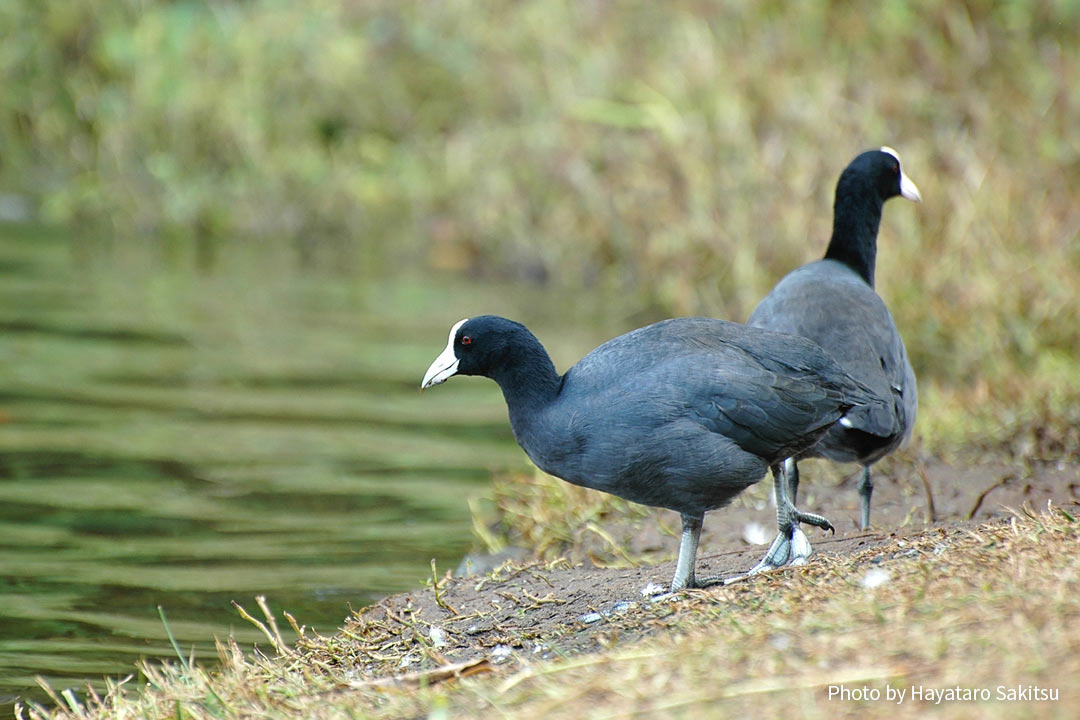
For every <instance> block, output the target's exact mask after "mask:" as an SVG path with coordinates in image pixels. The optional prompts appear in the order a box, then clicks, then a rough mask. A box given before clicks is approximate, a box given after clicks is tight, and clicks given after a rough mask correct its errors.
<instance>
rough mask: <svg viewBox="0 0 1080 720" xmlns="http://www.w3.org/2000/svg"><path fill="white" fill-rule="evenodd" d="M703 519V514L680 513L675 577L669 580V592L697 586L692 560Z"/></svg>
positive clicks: (694, 556) (695, 554)
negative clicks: (679, 538) (679, 533)
mask: <svg viewBox="0 0 1080 720" xmlns="http://www.w3.org/2000/svg"><path fill="white" fill-rule="evenodd" d="M703 519H704V515H687V514H686V513H683V514H682V539H681V540H680V541H679V559H678V561H676V563H675V577H674V578H673V579H672V580H671V592H676V591H678V590H682V589H683V588H688V587H691V588H692V587H697V580H696V578H695V576H694V561H695V560H696V559H697V548H698V540H699V539H700V538H701V523H702V521H703Z"/></svg>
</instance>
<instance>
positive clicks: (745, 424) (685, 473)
mask: <svg viewBox="0 0 1080 720" xmlns="http://www.w3.org/2000/svg"><path fill="white" fill-rule="evenodd" d="M455 374H459V375H482V376H485V377H489V378H491V379H493V380H494V381H495V382H497V383H498V384H499V387H500V388H502V391H503V397H504V398H505V399H506V405H507V408H508V410H509V415H510V425H511V427H512V428H513V431H514V437H515V438H516V439H517V441H518V443H519V444H520V445H521V447H522V448H523V449H524V450H525V452H526V453H528V455H529V457H530V458H531V459H532V461H533V462H534V463H535V464H536V465H537V466H538V467H540V468H541V469H542V470H544V471H545V472H547V473H550V474H551V475H555V476H557V477H560V478H562V479H563V480H566V481H568V482H571V483H574V484H575V485H581V486H584V487H588V488H593V489H596V490H603V491H604V492H608V493H612V494H613V495H618V496H619V497H622V498H626V499H627V500H632V501H634V502H637V503H642V504H644V505H651V506H656V507H664V508H669V509H671V510H674V511H676V512H678V513H680V514H681V516H682V540H681V543H680V546H679V558H678V561H677V563H676V567H675V575H674V578H673V580H672V582H671V587H672V590H678V589H681V588H684V587H695V586H701V585H702V584H705V583H708V582H711V580H699V579H697V578H696V576H695V573H694V561H695V557H696V555H697V545H698V537H699V535H700V533H701V523H702V520H703V517H704V514H705V512H707V511H709V510H714V509H716V508H720V507H723V506H724V505H726V504H727V503H728V502H729V501H730V500H731V499H732V498H733V497H734V496H735V495H737V494H738V493H739V492H741V491H742V490H743V489H745V488H746V487H748V486H750V485H752V484H753V483H755V482H757V481H758V480H760V479H761V478H762V477H763V476H764V475H765V471H766V469H769V468H772V470H773V474H774V478H775V482H776V483H777V485H778V486H779V484H780V482H781V472H780V469H779V463H781V462H782V461H783V460H784V459H785V458H787V457H791V456H793V455H798V454H800V453H802V452H805V451H806V450H807V449H808V448H809V447H811V446H812V445H813V444H814V443H815V442H817V441H818V440H819V439H820V438H821V436H822V435H823V434H824V433H825V432H827V431H828V430H829V428H831V427H833V426H834V425H835V424H836V422H837V421H838V420H840V419H842V418H843V417H845V413H848V412H849V411H851V410H852V409H853V408H857V407H859V406H861V405H863V404H864V403H867V402H875V399H874V398H873V395H872V393H870V392H869V391H868V390H867V389H866V388H864V387H862V386H861V385H860V384H858V383H857V382H854V381H853V380H851V378H849V377H848V376H847V375H846V373H844V371H843V370H841V369H840V368H839V366H838V365H837V364H836V363H835V362H834V361H833V360H831V359H830V358H829V357H828V356H827V355H826V354H825V353H824V351H822V350H821V348H820V347H818V346H817V345H815V344H814V343H813V342H810V341H809V340H806V339H804V338H799V337H793V336H788V335H783V334H780V333H774V332H770V331H767V330H761V329H758V328H752V327H748V326H745V325H740V324H738V323H732V322H726V321H723V320H715V319H710V318H677V319H673V320H665V321H663V322H659V323H656V324H654V325H649V326H648V327H644V328H640V329H638V330H634V331H633V332H630V333H627V334H625V335H622V336H620V337H617V338H615V339H613V340H610V341H608V342H606V343H604V344H603V345H601V346H600V347H598V348H596V349H595V350H593V351H592V352H591V353H589V354H588V355H586V356H585V357H584V358H583V359H582V360H581V361H580V362H578V363H577V364H576V365H574V366H573V367H572V368H570V369H569V370H568V371H567V372H566V373H565V374H563V375H559V374H558V372H556V370H555V366H554V364H553V363H552V361H551V358H550V357H549V356H548V353H547V351H545V350H544V348H543V346H542V345H541V344H540V342H539V341H538V340H537V339H536V337H535V336H534V335H533V334H532V333H531V332H529V330H528V329H527V328H526V327H525V326H524V325H521V324H520V323H517V322H514V321H512V320H507V319H506V318H502V317H498V316H494V315H484V316H480V317H474V318H472V319H465V320H462V321H460V322H458V323H457V324H455V325H454V326H453V327H452V328H451V329H450V337H449V340H448V342H447V345H446V349H445V350H443V352H442V353H441V354H440V355H439V356H438V357H437V358H436V359H435V361H434V362H433V363H432V364H431V367H429V368H428V370H427V373H426V374H425V375H424V379H423V382H422V384H421V388H428V387H431V386H433V385H437V384H439V383H441V382H444V381H446V380H447V378H449V377H451V376H452V375H455ZM778 497H783V493H782V492H780V493H778ZM789 506H790V504H788V505H786V506H785V509H786V510H787V511H789V512H790V517H791V518H792V520H793V522H797V521H801V522H809V523H812V524H816V525H819V526H821V527H830V526H829V524H828V521H826V520H825V519H824V518H821V517H819V516H815V515H810V514H804V513H800V512H799V511H798V510H796V509H795V508H794V507H793V506H790V507H789Z"/></svg>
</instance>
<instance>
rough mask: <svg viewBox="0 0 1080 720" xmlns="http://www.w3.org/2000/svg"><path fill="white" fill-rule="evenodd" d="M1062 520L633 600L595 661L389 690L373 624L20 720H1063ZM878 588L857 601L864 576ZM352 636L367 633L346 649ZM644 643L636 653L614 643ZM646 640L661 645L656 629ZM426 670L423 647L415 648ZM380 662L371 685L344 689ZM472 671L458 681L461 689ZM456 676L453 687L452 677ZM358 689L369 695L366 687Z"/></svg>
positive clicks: (1073, 605)
mask: <svg viewBox="0 0 1080 720" xmlns="http://www.w3.org/2000/svg"><path fill="white" fill-rule="evenodd" d="M1078 531H1080V523H1078V522H1077V521H1076V519H1075V517H1074V516H1073V515H1072V514H1070V513H1069V512H1067V511H1064V510H1062V509H1060V508H1055V507H1050V508H1049V509H1048V510H1047V511H1045V512H1042V513H1038V514H1036V513H1032V512H1029V511H1026V510H1025V511H1023V512H1018V513H1016V514H1015V516H1014V517H1012V518H1011V519H1009V520H1008V521H1000V522H996V523H991V524H986V525H982V526H979V527H975V528H971V529H951V530H943V529H934V530H929V531H925V532H922V533H918V534H915V535H913V536H909V537H907V538H905V539H894V540H893V541H891V542H889V543H887V544H885V545H883V546H879V547H875V548H873V549H869V550H866V551H863V552H861V553H857V554H854V555H851V556H843V557H830V556H824V557H818V558H817V559H815V561H814V562H813V563H811V565H810V566H809V567H806V568H803V569H800V570H789V571H786V572H782V573H777V574H773V575H771V576H768V577H764V578H760V579H756V580H755V581H753V582H748V583H741V584H735V585H731V586H728V587H724V588H716V589H710V590H705V591H695V592H692V593H687V594H685V595H684V596H682V597H681V598H679V599H677V600H676V601H674V602H666V603H654V604H645V605H644V606H641V607H639V608H637V609H635V610H633V611H631V612H627V613H625V614H623V615H621V616H619V617H617V618H612V619H611V621H610V623H609V625H608V627H606V628H605V630H604V631H603V632H604V633H605V636H604V637H605V638H606V639H605V640H604V642H605V643H606V644H608V645H609V647H608V649H607V650H605V651H603V652H599V653H592V654H586V655H581V656H574V657H567V658H563V659H559V660H555V661H541V662H535V663H531V664H526V665H516V666H509V667H508V669H502V668H498V667H493V666H492V665H490V664H488V663H486V662H483V661H482V660H481V661H477V662H472V663H464V664H459V665H456V666H449V667H444V668H442V670H441V671H436V672H421V673H413V674H411V675H410V674H403V671H401V670H395V667H396V663H395V662H394V660H396V659H397V658H396V657H395V656H394V653H393V652H390V653H388V656H386V657H383V656H381V655H379V652H380V648H383V649H384V650H385V649H386V648H392V647H394V644H395V643H399V644H400V645H401V646H402V647H404V646H410V647H415V646H416V638H415V637H413V635H414V633H416V632H417V629H416V628H411V627H410V626H409V624H408V623H407V622H401V623H389V624H387V625H385V626H384V627H385V632H386V633H388V634H387V635H386V636H385V637H381V638H376V637H375V636H372V635H368V636H367V637H365V636H364V635H363V633H364V632H373V631H374V630H375V625H374V624H372V619H371V617H369V618H368V619H367V620H363V619H362V618H361V619H358V621H357V623H354V624H353V625H352V626H351V630H349V629H347V632H345V633H342V634H338V635H335V636H333V637H329V638H323V637H311V636H310V635H307V636H304V637H301V639H299V640H298V641H297V642H295V644H294V647H291V648H290V647H289V646H288V645H286V644H285V643H284V642H283V641H282V640H281V639H280V636H279V635H278V633H277V630H276V628H274V627H268V628H267V634H268V637H271V638H274V640H273V642H272V643H271V644H272V645H276V646H277V647H278V653H277V654H276V656H274V657H267V656H264V655H261V654H259V653H256V654H255V655H254V656H253V657H245V656H244V654H243V653H241V651H240V649H239V648H237V647H236V646H235V645H234V644H231V643H229V644H224V645H222V647H221V654H222V663H223V664H222V668H221V669H220V670H217V671H213V672H207V671H204V670H202V669H200V668H197V667H188V666H186V665H187V664H186V663H185V664H175V663H174V664H168V665H162V666H147V667H144V668H143V669H142V672H143V674H144V678H145V682H139V683H138V684H136V683H135V682H134V681H128V682H127V683H123V684H120V685H116V686H114V687H113V688H112V689H111V690H110V692H109V693H108V695H107V696H106V697H105V698H103V699H100V700H99V699H97V698H96V697H93V698H92V699H91V700H90V701H89V702H87V703H86V704H85V705H80V704H77V703H76V702H75V699H74V696H67V697H57V698H56V700H57V702H58V704H60V705H62V706H66V707H65V709H61V710H57V711H55V712H54V713H52V714H51V715H50V714H49V713H48V712H47V711H45V710H43V709H41V708H36V707H35V708H30V709H24V710H23V716H24V717H30V718H45V717H52V718H56V719H61V718H63V719H67V718H116V719H118V720H119V719H127V718H180V717H184V718H213V717H266V718H277V717H307V718H337V717H371V718H390V717H418V716H428V717H462V718H467V717H479V716H485V717H492V716H498V715H509V716H513V717H546V718H547V717H550V718H562V717H565V718H624V717H626V718H628V717H656V716H661V717H700V716H702V715H706V716H709V715H715V716H729V715H735V716H742V715H754V716H761V717H788V716H799V717H829V718H835V717H885V716H890V717H891V716H895V715H901V716H920V715H923V714H925V713H926V712H928V711H929V710H931V709H933V710H935V711H936V712H937V713H938V714H939V715H940V716H943V717H950V718H963V717H980V718H987V717H989V718H996V717H1001V718H1006V717H1007V718H1015V717H1076V716H1077V714H1078V713H1080V691H1078V690H1077V689H1076V686H1075V683H1074V682H1073V680H1074V678H1075V677H1076V676H1077V673H1078V672H1080V636H1078V635H1077V634H1076V633H1075V632H1074V630H1075V627H1076V626H1077V623H1078V622H1080V552H1078V550H1080V532H1078ZM875 574H876V575H878V576H879V577H883V578H885V581H884V582H883V583H882V584H881V585H879V586H877V587H874V588H869V587H867V586H866V585H867V579H868V578H870V577H873V576H874V575H875ZM358 628H361V629H363V628H366V630H364V631H363V632H362V633H361V634H360V635H358V634H357V630H358ZM642 630H648V631H650V632H651V633H652V634H650V635H649V636H648V637H646V638H645V639H643V640H640V641H638V642H634V643H627V642H623V641H620V638H621V637H626V636H628V635H638V634H640V632H641V631H642ZM656 631H659V632H656ZM430 652H432V653H433V659H435V660H437V659H438V657H437V651H435V650H431V651H430ZM374 657H380V658H381V661H382V669H381V670H380V671H379V673H378V675H381V676H382V677H384V678H385V677H394V676H395V675H396V679H395V680H394V681H390V682H388V681H385V680H383V681H380V680H378V678H372V677H370V676H361V674H360V673H361V671H360V669H359V668H361V667H362V666H363V665H364V661H365V660H366V662H368V663H370V662H371V661H372V659H373V658H374ZM469 675H475V677H468V676H469ZM460 676H464V677H463V678H462V679H461V680H460V681H457V682H453V681H452V679H453V678H455V677H460ZM373 680H375V681H374V682H373ZM841 685H842V686H844V688H846V689H847V690H849V691H851V690H857V689H861V688H864V687H865V688H867V689H868V690H871V691H872V690H874V689H877V690H878V692H880V693H882V696H884V693H885V692H886V686H890V687H892V688H894V689H896V688H899V689H904V690H905V691H906V693H907V698H906V699H905V701H904V703H903V704H901V705H899V706H897V705H895V704H892V703H889V702H886V701H885V700H884V699H882V700H878V701H872V700H866V701H857V700H852V699H849V698H844V699H837V698H833V699H830V697H829V688H830V686H841ZM955 686H960V687H961V688H976V689H982V688H986V689H988V690H989V692H990V693H991V697H992V699H991V700H990V701H987V702H976V703H970V702H949V701H945V702H943V703H941V704H940V705H938V706H936V707H931V704H929V703H928V702H926V701H913V700H912V699H911V688H912V687H921V688H924V689H930V688H932V689H934V690H939V689H944V688H951V687H955ZM999 686H1003V687H1005V688H1015V687H1017V686H1022V687H1024V688H1027V687H1029V686H1039V687H1042V688H1050V689H1053V690H1055V691H1056V692H1057V693H1058V700H1057V701H1044V702H1005V701H1001V700H999V699H998V687H999Z"/></svg>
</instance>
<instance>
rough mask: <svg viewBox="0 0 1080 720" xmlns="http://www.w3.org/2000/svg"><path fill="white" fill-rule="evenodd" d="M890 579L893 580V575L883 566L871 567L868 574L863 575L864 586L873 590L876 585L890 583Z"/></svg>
mask: <svg viewBox="0 0 1080 720" xmlns="http://www.w3.org/2000/svg"><path fill="white" fill-rule="evenodd" d="M890 580H892V575H890V574H889V571H888V570H885V569H883V568H870V569H869V570H867V571H866V575H864V576H863V579H862V586H863V587H864V588H866V589H867V590H873V589H874V588H876V587H881V586H882V585H884V584H886V583H888V582H889V581H890Z"/></svg>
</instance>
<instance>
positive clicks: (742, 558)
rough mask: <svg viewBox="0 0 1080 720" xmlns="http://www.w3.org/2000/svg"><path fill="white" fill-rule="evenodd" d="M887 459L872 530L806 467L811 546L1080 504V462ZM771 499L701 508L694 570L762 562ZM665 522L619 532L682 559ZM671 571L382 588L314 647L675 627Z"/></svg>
mask: <svg viewBox="0 0 1080 720" xmlns="http://www.w3.org/2000/svg"><path fill="white" fill-rule="evenodd" d="M807 467H809V468H820V467H821V466H819V465H817V464H813V463H812V464H808V465H807ZM887 467H888V469H887V470H886V471H883V472H878V473H877V474H876V475H875V477H876V483H875V492H874V498H873V511H872V522H873V527H872V528H871V529H870V530H868V531H861V530H859V529H858V516H859V496H858V494H857V493H856V490H855V484H856V480H857V479H858V475H857V474H856V473H853V474H852V475H851V476H850V477H848V478H847V479H846V480H842V481H840V482H837V481H836V480H835V477H837V476H838V471H836V470H833V471H831V472H832V473H833V476H834V479H832V480H830V479H829V478H827V477H825V478H823V477H822V475H823V472H822V471H820V470H818V471H811V472H806V471H805V470H804V473H803V484H802V487H801V488H800V497H799V503H798V504H799V507H800V508H801V509H803V510H810V511H814V512H820V513H823V514H825V515H826V516H827V517H829V519H830V520H831V521H832V523H833V524H834V525H835V526H836V534H835V535H829V534H828V533H825V532H823V531H821V530H818V529H816V528H805V529H806V532H807V535H808V537H809V538H810V540H811V542H812V543H813V546H814V551H815V553H822V554H835V555H851V554H855V553H858V552H860V551H864V550H868V549H873V548H875V547H880V548H882V553H883V557H882V558H875V559H874V560H873V562H881V561H887V560H888V557H889V556H890V555H893V556H896V555H898V554H901V553H903V552H908V553H913V552H916V550H914V549H908V550H901V549H899V548H901V547H906V548H915V547H921V548H928V547H932V546H933V544H934V542H936V541H937V540H936V538H938V537H940V538H942V539H944V538H947V537H948V536H950V535H952V534H955V533H963V532H965V531H966V530H967V529H969V528H971V527H973V526H975V525H978V524H982V523H986V522H1007V518H1009V517H1010V516H1011V514H1012V513H1011V511H1010V508H1012V509H1015V510H1020V509H1021V508H1022V507H1023V506H1025V505H1026V506H1027V507H1029V508H1034V509H1038V510H1042V509H1045V508H1046V505H1047V501H1049V500H1052V501H1053V503H1054V504H1055V505H1057V506H1059V507H1061V508H1063V509H1064V510H1065V511H1067V512H1069V513H1072V514H1073V515H1077V514H1080V464H1064V463H1057V464H1047V463H1040V464H1035V465H1033V464H1030V463H1028V464H1026V465H1022V466H1021V465H1018V466H1008V465H1003V464H995V465H983V466H971V467H966V468H958V467H952V466H949V465H946V464H942V463H938V462H928V463H899V462H898V463H893V464H887ZM853 469H854V468H853ZM815 477H816V478H819V479H820V481H818V482H815V480H814V478H815ZM924 480H925V482H924ZM768 483H769V480H765V481H763V483H762V484H763V485H764V484H768ZM764 496H765V492H764V490H759V492H758V493H757V496H756V498H755V497H753V496H752V497H750V498H749V499H746V500H744V501H743V502H737V503H735V504H733V505H732V506H730V507H728V508H724V509H721V510H717V511H714V512H712V513H709V514H708V515H706V519H705V530H704V532H703V535H702V543H701V548H700V550H699V555H698V564H697V572H698V576H699V577H702V576H707V575H721V576H729V575H737V574H740V573H742V572H745V571H746V570H747V569H749V568H750V567H751V566H753V565H754V564H755V563H756V562H757V560H758V559H759V558H760V557H761V555H762V554H763V553H764V551H765V549H766V547H767V546H766V545H752V544H750V543H749V542H748V541H747V540H746V539H744V536H747V535H749V536H751V537H752V536H753V534H754V533H753V532H748V525H751V524H753V523H756V524H758V525H759V526H760V528H759V529H758V531H757V534H758V535H759V536H760V535H761V533H762V532H764V533H765V535H766V539H767V540H768V541H771V539H772V536H773V534H774V533H775V511H774V509H773V508H772V506H771V505H770V504H769V503H768V502H767V501H766V500H764V499H762V498H763V497H764ZM931 498H932V501H931ZM931 506H932V510H931ZM668 515H670V517H666V516H664V515H661V518H662V519H664V520H666V521H667V522H668V523H669V524H670V525H672V526H673V527H676V528H677V527H678V519H677V517H676V516H675V515H674V513H668ZM658 528H659V523H657V522H648V521H646V522H644V523H641V524H640V525H639V526H637V527H634V528H610V530H611V535H612V536H616V537H618V538H619V541H620V542H626V543H627V544H628V546H629V547H631V548H632V550H633V552H635V553H636V552H640V551H649V550H654V549H655V550H665V551H668V550H669V551H670V554H671V557H674V554H675V551H676V549H677V545H678V539H677V537H671V536H670V535H669V534H665V533H662V532H660V531H659V529H658ZM608 529H609V528H605V530H608ZM631 531H632V534H628V533H631ZM905 538H906V539H908V540H909V542H904V541H903V540H902V539H905ZM759 540H760V538H759ZM921 551H922V550H920V552H921ZM813 562H814V559H813V558H811V560H810V563H811V564H812V563H813ZM673 571H674V562H668V563H662V564H659V565H647V566H646V565H642V566H639V567H631V568H628V569H611V568H598V567H595V566H592V564H591V563H588V562H585V563H580V564H576V565H573V564H571V563H570V562H567V561H563V562H556V563H552V564H549V563H542V562H539V561H529V560H522V561H520V562H518V563H513V562H511V563H509V564H505V565H503V566H502V567H501V568H500V569H499V570H497V571H496V572H495V573H494V574H487V575H472V576H469V577H441V578H440V582H439V591H438V593H436V592H435V590H434V588H433V587H431V585H430V583H429V585H428V587H425V588H421V589H418V590H415V591H413V592H410V593H405V594H400V595H394V596H390V597H388V598H385V599H383V600H382V601H380V602H379V603H376V604H375V605H373V606H370V607H368V608H364V609H363V610H360V611H357V612H356V613H355V614H354V617H353V618H351V619H350V620H349V622H348V624H347V626H346V628H345V630H344V631H343V633H342V634H339V635H338V636H335V638H336V639H335V640H334V641H333V642H331V643H330V645H332V647H328V646H327V645H326V644H324V642H317V643H313V644H312V645H310V646H309V649H310V650H311V651H312V652H313V653H314V654H315V655H316V656H318V655H320V654H322V653H323V652H324V651H326V652H325V654H326V658H327V661H331V658H332V661H333V662H334V664H338V663H340V662H342V660H343V659H347V662H348V663H349V664H351V667H352V668H354V671H353V672H355V676H354V677H355V679H356V680H357V681H367V680H375V679H377V678H387V677H400V676H402V675H406V674H408V673H410V672H416V671H421V670H423V669H425V668H432V667H440V666H446V665H450V664H454V663H463V662H470V661H473V662H481V661H482V662H485V663H490V664H496V665H498V664H509V665H511V666H515V665H525V664H528V663H530V662H533V661H536V660H544V659H550V658H554V657H559V656H567V655H574V654H577V653H581V652H588V651H591V650H596V649H600V648H603V647H608V646H610V644H612V643H614V642H620V643H622V642H625V641H628V640H631V641H632V640H633V639H635V638H636V637H641V636H644V635H647V634H649V633H651V632H655V631H657V630H658V629H660V628H663V627H665V626H668V625H670V624H671V623H670V622H666V621H665V618H666V617H668V616H670V615H672V614H677V613H678V612H679V610H678V608H679V603H678V596H675V597H674V598H670V597H669V598H668V599H667V600H660V601H654V600H652V599H650V598H648V597H646V596H644V595H643V593H642V590H643V588H645V587H646V586H647V585H649V584H650V583H659V584H665V585H666V584H667V583H668V582H670V580H671V575H672V573H673ZM778 572H799V571H798V570H797V569H785V570H781V571H778ZM756 581H757V579H756V578H754V579H750V580H746V581H743V582H747V583H754V582H756ZM688 592H689V593H709V592H714V590H713V589H712V588H706V589H703V590H693V591H688ZM323 640H324V641H325V640H327V639H323Z"/></svg>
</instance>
